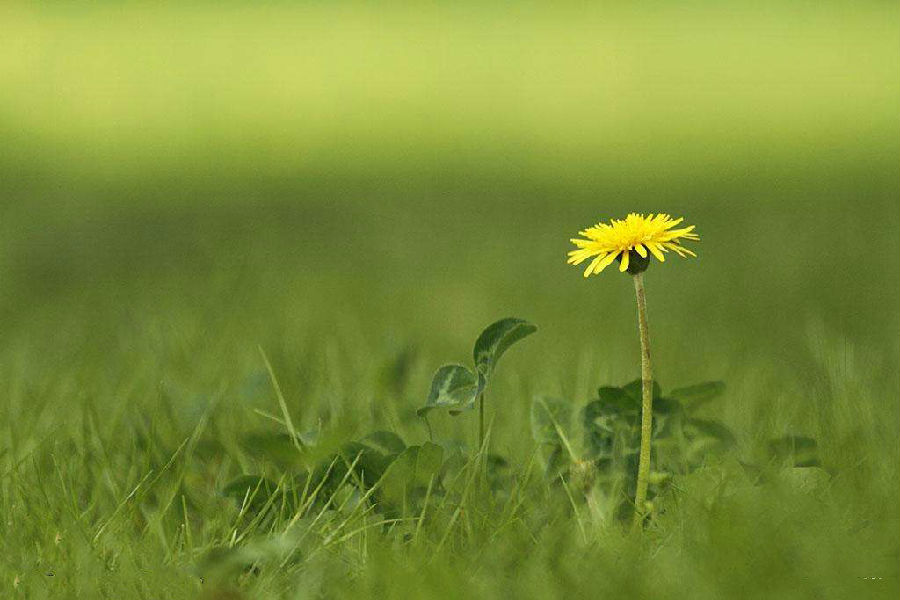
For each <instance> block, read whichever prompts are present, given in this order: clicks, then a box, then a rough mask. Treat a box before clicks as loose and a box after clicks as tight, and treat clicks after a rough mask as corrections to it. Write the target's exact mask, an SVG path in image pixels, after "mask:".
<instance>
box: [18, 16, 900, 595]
mask: <svg viewBox="0 0 900 600" xmlns="http://www.w3.org/2000/svg"><path fill="white" fill-rule="evenodd" d="M0 27H2V32H3V36H2V38H0V44H2V46H0V47H2V52H0V134H2V135H3V139H4V141H5V143H4V145H3V147H2V148H0V178H2V179H0V332H2V338H0V397H2V400H0V436H2V438H0V439H2V441H0V510H2V512H3V514H4V515H5V518H4V520H3V523H2V525H0V527H2V529H0V531H2V535H0V538H2V544H3V547H2V552H0V556H2V558H0V589H2V590H5V591H3V592H2V593H0V596H2V595H4V594H8V593H14V592H12V591H11V590H12V587H11V586H12V585H13V581H14V579H15V578H18V581H19V587H18V588H16V589H17V590H18V591H17V592H15V593H18V594H22V595H25V596H26V597H37V598H39V597H59V596H60V595H69V596H78V597H102V596H104V595H105V596H107V597H116V598H129V597H159V596H165V597H185V598H190V597H196V595H197V594H198V593H200V592H199V591H198V590H200V589H209V586H207V588H203V585H201V584H199V582H198V579H197V571H195V569H196V568H198V567H201V572H202V561H201V557H202V556H203V555H204V553H205V552H206V551H208V550H209V549H211V548H213V547H225V546H228V545H229V544H230V543H231V540H232V539H233V537H232V536H233V535H234V532H235V531H236V530H238V531H242V532H243V531H246V532H247V533H248V539H247V540H242V541H241V543H239V544H237V546H238V547H245V546H246V547H247V548H248V549H250V550H252V551H254V552H260V553H262V555H266V556H268V557H269V558H267V559H265V560H263V563H264V564H263V567H262V568H261V569H260V571H259V573H258V574H256V575H252V576H249V577H246V578H245V580H244V581H243V585H244V586H246V588H247V594H248V597H267V596H272V597H274V596H279V595H280V596H285V597H306V596H309V597H315V596H317V595H319V596H325V597H345V596H346V597H349V596H350V595H355V596H354V597H358V596H359V595H363V596H378V597H392V596H396V597H409V596H413V597H415V596H424V595H428V594H430V595H433V596H434V595H445V596H451V597H452V596H469V597H471V596H477V597H487V596H501V595H502V596H523V597H528V596H533V597H538V596H544V597H569V596H572V595H576V596H586V595H590V596H596V595H603V594H607V595H609V596H612V597H619V596H623V595H625V594H628V593H631V594H632V595H635V596H639V595H642V594H643V595H646V596H652V597H684V596H690V597H697V598H719V597H723V596H750V595H753V594H756V595H757V596H759V597H835V598H844V597H848V596H850V595H853V596H857V595H858V596H861V597H866V596H872V597H879V595H882V594H883V595H885V596H886V597H891V596H890V594H891V593H892V592H893V591H895V590H896V589H897V585H898V579H897V576H898V573H897V564H898V560H897V558H898V546H897V529H898V522H897V517H896V510H895V509H894V507H895V506H896V504H897V500H898V477H897V475H898V457H897V456H896V448H897V442H898V428H897V423H898V419H900V412H898V411H900V405H898V402H897V399H898V397H900V382H898V379H897V370H896V365H897V363H898V360H900V348H898V336H897V332H898V329H900V320H898V311H897V306H898V300H900V235H898V229H900V206H898V204H897V198H898V194H900V181H898V177H897V164H898V160H897V159H898V158H900V140H898V137H897V135H896V134H897V131H898V121H900V119H898V115H897V113H896V107H897V101H898V99H900V75H898V68H897V67H898V61H900V56H898V55H897V53H896V48H897V42H898V28H897V14H896V10H894V9H888V8H886V7H885V6H883V5H879V4H872V5H868V4H867V5H862V6H861V5H855V6H852V7H845V6H841V5H838V4H821V5H816V6H815V7H812V6H800V5H796V6H791V7H789V6H785V5H782V4H775V3H771V4H763V5H756V6H755V7H753V8H748V7H745V6H737V5H734V6H726V5H719V4H706V3H693V4H691V5H689V6H682V7H680V8H677V9H676V8H673V7H669V6H667V5H658V6H654V7H652V8H645V9H637V8H633V7H626V6H624V5H623V6H613V7H609V6H607V7H604V8H595V9H586V8H579V7H574V6H559V7H557V8H554V9H546V8H542V9H541V8H537V7H524V8H517V9H509V8H504V7H500V6H483V5H475V4H463V5H457V6H455V7H453V8H448V7H439V6H437V5H435V6H431V7H428V8H422V7H416V8H413V7H393V8H384V7H375V6H370V5H365V4H353V5H350V4H340V5H337V4H321V5H304V6H293V5H287V4H273V5H270V6H267V7H265V8H254V9H247V8H240V7H237V6H224V7H222V6H216V7H213V5H203V6H200V5H198V6H192V7H183V6H176V5H171V6H163V7H155V8H144V7H140V6H137V5H126V6H121V7H120V6H113V5H103V4H101V5H98V6H95V7H93V8H90V9H88V8H79V9H72V8H68V7H66V6H65V5H62V4H59V5H51V6H41V7H39V6H25V5H21V6H15V5H13V6H4V7H2V8H0ZM630 210H638V211H641V210H642V211H646V212H651V211H658V210H667V211H670V212H673V213H677V214H685V215H686V216H687V217H688V219H689V220H690V222H692V223H695V224H696V225H697V226H698V230H699V232H700V233H701V235H702V237H703V241H702V242H701V244H700V246H699V247H698V252H699V254H700V257H699V258H698V259H696V260H692V261H689V262H688V261H677V260H674V259H673V260H671V261H667V263H666V264H665V265H664V266H663V267H654V268H652V269H651V271H650V272H648V274H647V286H648V295H649V298H648V300H649V304H650V307H649V308H650V318H651V325H652V327H653V344H654V353H655V355H656V361H657V375H658V377H659V378H660V380H661V381H662V383H663V385H664V386H665V387H674V386H678V385H683V384H690V383H694V382H696V381H699V380H705V379H713V378H721V379H724V380H725V381H726V382H727V384H728V386H729V392H728V394H727V396H726V397H725V398H724V399H723V400H722V402H721V403H720V404H718V405H716V406H714V407H711V409H710V410H711V411H712V415H714V416H715V417H717V418H721V419H723V420H724V421H725V422H726V423H727V424H728V425H729V426H731V427H732V428H734V429H735V431H736V432H737V434H738V438H739V440H738V442H739V448H738V451H737V455H736V456H735V457H733V459H732V460H731V461H726V462H724V463H723V464H715V465H710V467H709V468H708V469H706V470H704V471H702V472H700V473H697V474H696V475H694V476H692V477H690V478H686V479H685V480H683V481H681V482H680V483H679V489H680V492H679V493H678V494H677V495H676V496H675V497H674V498H673V499H672V502H671V503H670V504H669V505H667V511H666V513H665V514H664V515H663V516H662V517H661V519H660V521H659V522H658V523H657V524H656V525H655V526H654V528H653V529H652V530H651V531H650V532H649V533H648V535H646V536H645V537H644V539H643V540H642V541H638V540H635V539H632V538H629V537H627V536H626V535H624V534H623V533H622V532H621V531H620V530H619V529H618V527H617V526H615V525H612V524H607V523H602V522H600V523H592V524H590V525H589V529H588V532H589V536H588V542H585V541H584V538H583V537H582V534H581V533H580V531H579V529H578V526H577V522H576V520H575V519H574V518H569V517H562V516H560V514H558V513H557V512H554V511H556V510H557V509H558V507H555V505H554V504H553V502H552V501H550V500H549V499H547V498H545V497H544V496H542V494H544V491H543V489H544V488H543V484H541V483H540V481H535V480H533V479H532V480H528V481H525V479H526V478H525V473H526V472H527V465H528V462H529V458H530V457H531V455H532V453H533V451H534V447H533V444H532V443H531V441H530V440H529V438H528V436H527V434H526V432H527V431H528V419H527V414H528V413H527V411H528V405H529V402H530V399H531V397H532V395H533V394H535V393H545V394H551V395H556V396H560V397H564V398H568V399H570V400H571V401H572V402H573V403H575V405H576V406H581V405H582V404H583V403H584V402H585V401H586V400H587V399H588V397H589V396H590V394H591V393H592V392H593V390H594V389H595V388H596V387H597V386H598V385H601V384H605V383H616V384H618V383H623V382H625V381H628V380H630V379H633V378H634V377H636V376H637V346H636V339H635V338H636V335H635V328H636V325H635V315H634V308H633V301H632V298H631V290H630V287H629V285H630V283H629V282H628V281H627V279H626V278H624V277H619V276H617V274H613V273H610V274H609V275H608V276H604V277H599V278H595V279H592V280H590V281H587V282H585V281H583V280H582V278H581V276H580V273H579V272H578V271H577V270H576V269H572V268H570V267H567V266H566V265H565V264H564V256H565V251H566V250H567V247H568V242H567V239H568V237H570V236H572V235H573V234H574V233H575V232H576V231H577V230H578V229H579V228H582V227H583V226H585V225H587V224H589V223H591V222H593V221H595V220H596V219H599V218H605V217H609V216H616V215H620V214H622V213H625V212H627V211H630ZM505 315H517V316H522V317H526V318H528V319H530V320H532V321H534V322H535V323H537V324H538V326H539V327H540V331H539V333H538V334H537V335H536V336H534V337H533V338H529V340H528V342H527V343H525V344H523V345H522V347H521V348H518V347H517V348H516V349H515V350H514V351H512V352H511V354H510V357H509V358H508V359H504V360H505V361H507V362H506V363H505V364H504V367H503V370H501V371H500V372H499V375H498V381H497V382H496V388H495V390H494V392H493V393H492V396H491V409H492V410H491V414H492V415H493V416H494V417H495V421H494V448H495V450H497V451H498V452H501V453H503V454H505V455H507V456H509V457H511V458H512V461H513V470H514V472H515V474H516V476H517V477H519V478H520V481H519V483H518V484H517V485H519V486H520V487H519V488H518V489H520V490H522V494H523V498H527V502H526V503H524V504H523V505H522V506H521V510H520V512H518V513H515V517H516V518H514V519H512V520H511V521H509V522H507V521H500V522H491V521H489V520H479V516H482V517H483V516H484V515H488V516H492V515H494V513H492V512H490V510H487V509H484V506H483V505H482V504H479V502H481V501H483V500H484V499H483V498H482V499H473V501H472V504H471V506H470V508H471V509H472V511H474V512H473V515H475V516H473V518H472V521H471V522H470V524H469V527H470V529H469V531H468V533H467V534H466V535H467V536H468V543H467V544H464V543H462V542H460V543H458V544H457V543H455V542H454V543H451V544H450V545H449V546H445V547H443V549H441V550H440V551H439V550H438V545H439V540H440V536H441V534H442V531H443V530H442V529H441V527H442V526H443V525H445V524H442V523H440V522H435V523H434V524H431V525H429V529H426V531H425V534H423V535H424V538H423V539H424V541H423V543H422V544H421V545H420V546H417V547H416V548H414V549H412V550H410V549H408V548H404V547H401V546H402V544H400V543H399V542H398V538H397V537H396V536H395V537H392V536H390V535H387V536H382V535H381V534H378V533H376V532H375V531H376V530H375V529H372V530H366V533H365V535H362V534H360V535H354V536H351V537H350V538H348V539H347V540H346V541H344V542H342V543H341V544H339V545H331V546H329V547H328V548H327V549H326V547H325V545H324V544H323V540H324V539H325V536H327V535H328V534H332V533H337V534H338V537H341V536H343V535H345V534H346V533H350V530H347V529H345V530H341V529H340V528H339V527H337V526H336V525H328V526H327V527H325V529H324V530H321V531H319V529H314V530H315V531H319V533H322V534H323V536H322V537H318V536H317V534H310V536H307V538H306V541H304V542H303V544H300V545H299V546H298V547H302V552H303V553H304V554H303V556H304V557H306V558H304V559H301V560H299V561H288V562H289V564H288V566H287V567H285V568H282V569H279V568H273V567H272V566H271V564H272V562H271V557H272V556H276V557H277V560H275V561H274V562H275V564H277V563H279V562H280V560H281V558H282V555H283V553H284V552H285V549H284V548H283V547H280V546H278V545H277V544H274V546H273V545H272V544H269V542H272V541H273V540H276V541H277V540H278V539H281V538H279V537H278V536H280V535H281V534H282V533H284V531H285V530H286V529H287V524H286V522H284V521H279V522H276V523H274V524H271V527H270V529H263V528H256V527H254V526H251V525H249V524H248V523H246V522H242V521H241V519H239V518H238V516H237V510H236V509H235V508H234V506H233V505H232V504H230V503H229V502H228V501H226V500H225V499H223V498H221V497H220V496H219V495H218V491H219V490H221V487H222V485H223V484H224V483H225V482H226V481H228V480H229V479H230V478H231V477H232V476H233V475H235V474H238V473H242V472H263V471H267V470H270V471H271V470H272V469H273V467H272V465H270V464H266V463H265V462H264V461H260V460H259V459H258V458H257V457H254V456H253V455H252V453H248V452H247V451H246V449H245V448H242V447H241V446H240V445H239V443H238V440H240V438H241V436H243V435H244V434H245V433H247V432H249V431H258V430H276V429H277V426H276V425H274V424H273V423H272V422H271V421H270V420H269V419H267V418H266V417H264V416H261V415H260V414H259V413H258V412H254V409H258V410H262V411H265V412H268V413H271V412H276V411H277V408H276V403H275V398H274V396H273V395H272V393H271V391H270V389H269V387H267V385H266V383H265V378H264V368H263V365H262V364H261V359H260V357H259V353H258V350H257V345H261V346H262V347H263V348H264V349H265V350H266V352H267V354H268V355H269V357H270V358H271V359H272V363H273V366H274V369H275V372H276V373H277V375H278V378H279V381H280V383H281V385H282V387H283V389H284V391H285V395H286V399H287V402H288V406H289V408H290V410H291V411H292V414H293V416H294V419H295V420H296V422H297V423H298V426H299V427H302V428H303V429H304V430H305V429H309V428H315V427H317V426H319V425H320V424H321V425H322V426H323V427H324V428H325V429H326V430H327V431H328V432H330V435H332V436H333V437H334V438H335V439H347V438H349V437H351V436H355V435H359V434H361V433H365V432H366V431H369V430H371V429H374V428H391V429H396V430H397V431H398V432H399V433H401V434H402V435H403V436H404V437H405V438H406V439H407V441H408V442H410V443H413V442H420V441H422V440H424V439H426V438H427V433H426V430H425V428H424V427H423V425H422V423H421V422H419V421H418V420H417V419H416V418H415V415H414V408H415V407H416V406H418V405H420V404H421V402H422V401H423V399H424V394H425V391H426V389H427V386H428V382H429V378H430V375H431V372H432V371H433V369H434V368H436V367H437V366H438V365H439V364H441V363H442V362H446V361H448V360H465V359H466V358H467V354H468V351H469V345H470V343H471V340H472V338H473V336H474V335H475V334H477V333H478V331H479V330H480V328H481V327H482V326H483V325H485V324H487V323H488V322H490V321H492V320H493V319H495V318H497V317H500V316H505ZM404 354H405V355H408V356H409V357H411V358H410V362H409V371H408V372H407V373H406V375H405V376H404V378H403V380H402V381H401V382H400V383H399V384H397V385H393V386H386V385H385V384H384V381H383V380H384V372H385V369H387V368H388V367H389V366H390V365H391V364H392V363H393V361H395V360H396V359H397V357H398V356H400V355H404ZM260 381H262V383H260ZM432 425H433V428H434V431H435V435H436V436H437V437H438V438H439V439H442V440H448V439H452V438H456V439H460V440H463V441H466V442H471V439H472V435H473V428H472V423H471V422H470V421H469V420H465V419H464V418H461V419H455V420H454V419H451V418H449V417H447V418H441V417H436V418H435V419H434V420H433V423H432ZM786 433H801V434H807V435H812V436H815V437H816V438H817V439H818V440H819V444H820V447H821V453H822V459H823V462H824V464H825V466H826V467H827V468H828V469H830V470H831V472H832V478H831V479H830V480H829V481H828V482H827V483H826V484H825V485H819V484H815V483H814V482H813V483H812V484H809V485H807V484H806V483H803V482H797V481H793V482H792V481H790V480H784V479H783V478H784V477H791V475H790V473H788V474H787V475H785V473H783V472H781V471H779V470H778V469H775V468H774V467H773V472H772V477H771V478H770V479H769V480H768V483H766V484H764V485H756V484H754V483H753V481H752V480H750V479H748V477H747V475H746V474H745V472H744V470H743V469H742V468H741V467H739V465H738V464H737V463H736V462H735V461H736V460H737V459H740V460H743V461H745V462H754V463H756V462H759V461H760V460H761V459H760V456H761V453H762V449H763V447H764V445H765V440H767V439H768V438H770V437H774V436H778V435H784V434H786ZM185 440H189V442H188V444H187V445H186V446H185V447H183V448H182V449H181V450H178V448H179V447H180V445H181V444H182V443H183V442H184V441H185ZM176 451H177V453H176ZM173 456H174V460H173V459H172V457H173ZM170 460H171V462H170ZM148 474H150V475H149V476H148ZM145 477H148V478H147V479H144V478H145ZM157 477H159V478H158V479H157ZM142 480H143V483H141V482H142ZM139 484H140V485H139ZM132 490H136V491H135V492H134V495H129V494H131V492H132ZM182 497H183V498H184V499H185V500H184V504H183V505H182ZM170 501H171V503H169V502H170ZM482 510H484V512H481V511H482ZM185 515H186V516H185ZM485 519H486V518H485ZM185 521H186V522H187V523H188V527H187V528H186V529H185V528H183V527H182V524H183V523H184V522H185ZM541 522H544V523H547V525H546V526H545V527H543V528H541V527H537V526H536V525H535V524H536V523H541ZM308 525H309V523H308V522H306V521H304V522H303V523H302V524H301V525H300V526H299V527H297V528H296V530H295V531H294V532H295V533H297V531H299V532H304V531H308V530H307V529H306V527H307V526H308ZM320 525H321V524H320ZM432 527H433V528H432ZM188 532H189V533H188ZM57 533H59V534H60V537H59V539H58V540H57V538H56V535H57ZM291 535H293V534H291ZM286 539H287V540H288V542H289V543H290V542H291V540H294V541H296V540H295V538H292V537H290V536H288V537H287V538H286ZM453 539H454V540H455V539H456V538H453ZM457 541H458V540H457ZM266 544H269V545H266ZM266 553H268V554H266ZM307 553H308V554H309V555H308V556H307ZM48 573H53V576H49V575H48ZM866 577H884V579H882V580H867V579H865V578H866ZM644 578H646V579H644Z"/></svg>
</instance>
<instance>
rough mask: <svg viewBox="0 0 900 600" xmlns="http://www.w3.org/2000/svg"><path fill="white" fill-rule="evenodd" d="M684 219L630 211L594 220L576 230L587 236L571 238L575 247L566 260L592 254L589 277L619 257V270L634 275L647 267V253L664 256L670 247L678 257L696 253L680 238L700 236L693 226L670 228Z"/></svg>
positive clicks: (581, 259) (575, 260) (576, 260)
mask: <svg viewBox="0 0 900 600" xmlns="http://www.w3.org/2000/svg"><path fill="white" fill-rule="evenodd" d="M683 220H684V219H673V218H672V217H671V216H669V215H666V214H657V215H654V214H650V215H647V216H644V215H639V214H636V213H631V214H630V215H628V216H627V217H625V218H624V219H611V220H610V222H609V223H608V224H607V223H597V224H596V225H594V226H593V227H588V228H587V229H585V230H584V231H579V232H578V233H579V235H583V236H584V238H587V239H584V238H573V239H572V240H571V241H572V243H573V244H575V245H576V246H577V247H578V248H577V249H576V250H572V251H571V252H569V260H568V262H569V264H571V265H578V264H581V263H582V262H584V261H586V260H587V259H589V258H593V260H592V261H591V262H590V263H589V264H588V266H587V269H585V271H584V276H585V277H588V276H590V275H596V274H597V273H600V272H601V271H602V270H603V269H605V268H606V267H608V266H609V265H611V264H612V262H613V261H614V260H618V261H619V271H622V272H625V271H628V272H629V273H631V274H632V275H634V274H637V273H641V272H643V271H644V270H646V268H647V266H648V265H649V264H650V255H653V256H654V257H656V259H657V260H658V261H659V262H664V261H665V260H666V253H667V252H669V251H671V252H674V253H675V254H677V255H678V256H681V257H685V256H697V255H696V254H694V253H693V252H691V251H690V250H688V249H687V248H685V247H684V246H682V245H681V242H682V241H683V240H691V241H698V240H699V239H700V236H698V235H697V234H696V233H694V226H693V225H691V226H690V227H684V228H681V229H673V228H674V227H675V226H676V225H678V224H679V223H681V222H682V221H683Z"/></svg>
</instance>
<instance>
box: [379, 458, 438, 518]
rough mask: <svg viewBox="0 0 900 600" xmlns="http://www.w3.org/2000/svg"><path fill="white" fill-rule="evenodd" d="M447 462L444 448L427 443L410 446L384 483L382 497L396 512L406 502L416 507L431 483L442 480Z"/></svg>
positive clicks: (392, 465)
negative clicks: (443, 469)
mask: <svg viewBox="0 0 900 600" xmlns="http://www.w3.org/2000/svg"><path fill="white" fill-rule="evenodd" d="M443 462H444V449H443V448H441V447H440V446H438V445H437V444H432V443H430V442H425V443H424V444H422V445H421V446H410V447H409V448H407V449H406V450H404V451H403V453H402V454H400V456H398V457H397V458H396V460H394V462H392V463H391V465H390V466H389V467H388V469H387V471H386V472H385V474H384V478H383V479H382V480H381V491H380V495H379V496H380V498H381V500H382V501H383V502H386V503H387V504H388V505H389V507H391V508H393V509H395V510H396V509H397V507H399V506H402V505H403V504H404V503H406V504H407V505H410V504H412V505H415V504H416V503H417V502H418V501H419V500H421V499H422V498H424V496H425V494H426V492H427V490H428V486H429V485H436V483H435V484H432V480H435V482H436V481H437V480H438V479H439V476H440V472H441V467H442V466H443Z"/></svg>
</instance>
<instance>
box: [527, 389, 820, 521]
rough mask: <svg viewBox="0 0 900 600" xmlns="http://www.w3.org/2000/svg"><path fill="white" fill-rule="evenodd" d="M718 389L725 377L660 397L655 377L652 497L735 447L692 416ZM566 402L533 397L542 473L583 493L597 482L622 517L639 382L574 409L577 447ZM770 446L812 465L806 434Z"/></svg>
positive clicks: (796, 462)
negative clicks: (542, 452) (577, 416)
mask: <svg viewBox="0 0 900 600" xmlns="http://www.w3.org/2000/svg"><path fill="white" fill-rule="evenodd" d="M724 390H725V384H724V383H723V382H721V381H710V382H705V383H701V384H697V385H693V386H690V387H683V388H678V389H676V390H673V391H671V392H670V393H669V394H667V395H663V394H662V389H661V388H660V386H659V384H658V383H657V382H656V381H654V382H653V437H652V439H651V460H652V466H651V473H652V476H651V483H650V490H649V497H650V498H651V499H652V498H654V497H657V496H658V495H659V494H660V493H661V492H662V491H663V490H664V489H665V488H666V486H667V485H668V484H669V483H670V482H671V481H672V479H673V477H676V476H679V475H685V474H687V473H690V472H692V471H695V470H696V469H698V468H699V467H701V466H702V465H704V464H705V463H706V462H707V461H708V460H709V458H710V457H712V456H717V455H722V454H723V453H725V452H727V451H728V450H730V449H732V448H733V447H734V446H735V443H736V440H735V436H734V434H733V433H732V431H731V430H730V429H729V428H728V427H727V426H725V425H724V424H722V423H721V422H719V421H716V420H712V419H707V418H699V417H696V416H694V413H695V412H696V410H697V409H698V408H699V407H701V406H703V405H704V404H705V403H706V402H709V401H710V400H713V399H714V398H716V397H718V396H720V395H721V394H722V393H723V392H724ZM571 408H572V407H571V404H570V403H568V402H565V401H563V400H557V399H548V398H543V397H538V398H536V399H535V400H534V402H533V403H532V406H531V429H532V436H533V437H534V439H535V441H536V442H538V443H539V444H541V445H542V446H543V447H544V450H545V457H546V458H545V461H546V473H547V475H548V476H549V477H551V478H554V479H557V478H560V477H561V478H563V479H564V480H569V481H572V482H574V483H575V484H576V487H577V488H581V489H582V491H584V492H585V493H588V492H589V490H590V488H591V487H592V486H594V485H598V486H600V487H601V488H602V491H603V492H604V494H606V495H610V494H612V495H614V496H617V497H618V500H617V503H618V508H617V509H616V510H615V512H616V513H617V514H619V515H621V516H627V515H628V514H629V511H628V510H627V508H628V503H629V501H630V498H631V496H632V495H633V494H634V485H635V480H636V476H637V467H638V452H639V449H640V422H641V380H640V379H638V380H635V381H632V382H630V383H628V384H626V385H624V386H622V387H614V386H603V387H601V388H600V389H599V390H597V397H596V399H594V400H592V401H590V402H588V403H587V404H586V405H585V406H584V407H583V408H582V409H581V411H580V413H579V414H580V419H579V423H578V424H579V426H580V440H581V447H580V449H579V450H577V451H576V450H574V449H573V447H572V444H571V443H570V441H569V440H570V439H571V436H570V435H569V433H568V432H569V428H568V423H569V414H570V412H571ZM576 439H577V436H576ZM769 450H770V452H771V454H772V456H773V457H775V458H776V459H778V460H781V461H790V462H791V465H792V466H798V467H807V466H815V465H817V464H818V461H817V459H816V456H815V450H816V443H815V440H813V439H811V438H804V437H794V436H787V437H785V438H781V439H778V440H773V441H772V442H771V443H770V444H769Z"/></svg>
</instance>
